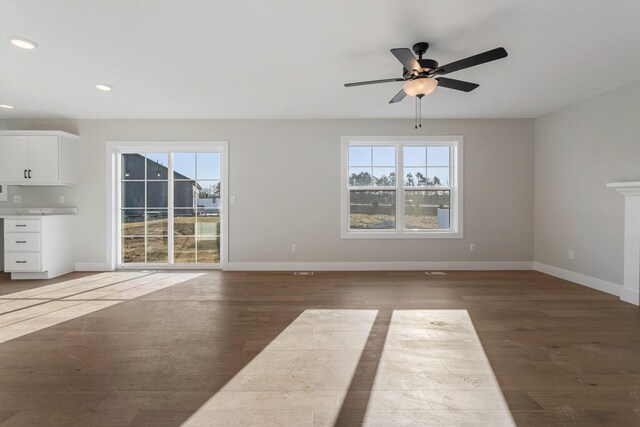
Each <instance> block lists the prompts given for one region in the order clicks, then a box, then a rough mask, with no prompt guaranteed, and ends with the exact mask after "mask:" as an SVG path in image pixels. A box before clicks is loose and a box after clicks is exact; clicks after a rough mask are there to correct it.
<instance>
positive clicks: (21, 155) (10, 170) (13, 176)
mask: <svg viewBox="0 0 640 427" xmlns="http://www.w3.org/2000/svg"><path fill="white" fill-rule="evenodd" d="M27 169H29V140H28V137H26V136H0V179H1V180H2V181H3V182H16V181H27V178H25V171H26V170H27Z"/></svg>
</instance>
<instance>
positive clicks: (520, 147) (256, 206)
mask: <svg viewBox="0 0 640 427" xmlns="http://www.w3.org/2000/svg"><path fill="white" fill-rule="evenodd" d="M0 128H6V129H56V130H64V131H68V132H72V133H77V134H79V135H80V144H79V147H78V185H77V187H76V188H75V189H60V188H57V189H34V188H26V187H22V188H17V189H16V188H12V189H11V193H10V194H9V196H10V200H11V197H12V194H14V193H15V192H16V191H20V192H21V193H22V195H23V198H24V203H23V205H29V206H35V205H56V204H57V198H58V195H59V194H65V196H66V198H67V201H68V202H69V205H72V204H76V205H77V206H78V208H79V212H80V214H79V218H78V251H77V253H78V262H80V263H104V262H105V260H106V250H105V247H106V244H105V221H106V212H105V211H106V209H105V200H106V198H105V188H106V182H105V179H106V178H105V177H106V171H105V151H106V150H105V141H113V140H129V141H131V140H140V141H150V140H185V141H188V140H228V141H229V144H230V182H229V184H230V194H233V195H235V196H236V197H237V204H235V205H231V206H230V208H231V210H230V224H229V225H230V257H229V261H231V262H303V261H307V262H332V261H531V260H532V259H533V182H534V177H533V161H532V159H533V155H534V121H533V120H532V119H504V120H499V119H496V120H492V119H486V120H428V121H425V122H424V123H423V130H422V131H421V133H422V134H425V135H463V136H464V138H465V139H464V144H465V156H464V157H465V164H464V173H465V176H464V179H465V188H464V207H465V212H464V216H465V224H464V239H461V240H460V239H458V240H440V239H433V240H423V239H420V240H405V241H403V240H374V241H372V240H342V239H340V182H339V177H340V137H341V136H342V135H415V134H416V132H415V131H414V129H413V124H412V121H410V120H193V121H189V120H155V121H154V120H77V121H76V120H12V121H2V122H0ZM8 205H9V204H0V206H8ZM294 242H295V243H298V245H299V252H298V253H296V254H294V253H291V252H290V248H291V243H294ZM469 243H475V244H476V246H477V252H475V253H470V252H469Z"/></svg>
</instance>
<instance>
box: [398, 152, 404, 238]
mask: <svg viewBox="0 0 640 427" xmlns="http://www.w3.org/2000/svg"><path fill="white" fill-rule="evenodd" d="M403 170H404V157H403V150H402V144H396V231H402V230H403V229H404V189H403V185H404V176H403V174H404V172H403Z"/></svg>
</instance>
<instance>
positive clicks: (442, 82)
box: [436, 77, 480, 92]
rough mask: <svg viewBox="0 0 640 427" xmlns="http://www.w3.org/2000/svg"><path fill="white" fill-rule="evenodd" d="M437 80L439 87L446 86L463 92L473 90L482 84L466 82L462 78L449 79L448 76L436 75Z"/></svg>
mask: <svg viewBox="0 0 640 427" xmlns="http://www.w3.org/2000/svg"><path fill="white" fill-rule="evenodd" d="M436 80H437V81H438V86H439V87H446V88H447V89H455V90H461V91H463V92H471V91H472V90H474V89H475V88H477V87H478V86H480V85H479V84H477V83H469V82H464V81H462V80H455V79H448V78H446V77H436Z"/></svg>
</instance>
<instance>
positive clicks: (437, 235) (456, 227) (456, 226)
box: [340, 135, 464, 239]
mask: <svg viewBox="0 0 640 427" xmlns="http://www.w3.org/2000/svg"><path fill="white" fill-rule="evenodd" d="M463 142H464V138H463V137H462V136H461V135H445V136H343V137H342V146H341V151H342V155H341V159H342V162H341V171H340V198H341V202H340V207H341V218H340V223H341V237H342V238H343V239H461V238H463V224H464V223H463V191H462V190H463V185H462V184H463V145H464V144H463ZM412 145H413V146H430V145H431V146H434V145H435V146H443V145H447V146H449V147H450V149H449V169H450V171H449V174H450V181H451V182H450V186H449V187H446V188H441V187H415V189H416V190H439V189H442V190H449V191H450V192H451V193H450V207H449V209H450V220H449V225H450V228H449V229H447V230H404V229H403V228H402V227H403V222H404V190H405V189H404V177H403V173H402V167H403V159H402V147H405V146H412ZM353 146H384V147H391V146H395V147H396V185H395V191H396V228H395V229H393V230H377V229H376V230H351V229H349V147H353ZM367 189H373V190H384V188H369V187H363V190H367Z"/></svg>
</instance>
